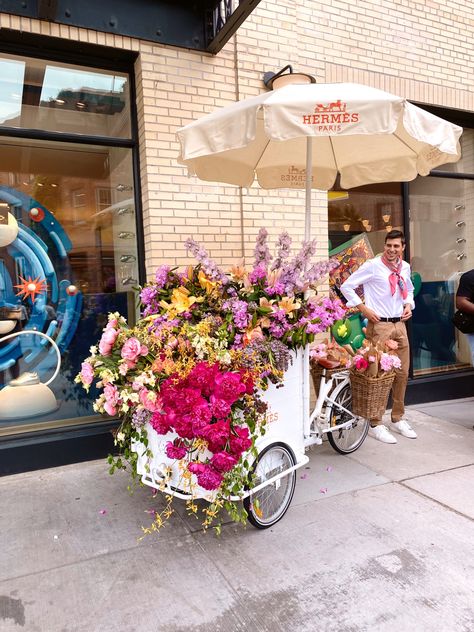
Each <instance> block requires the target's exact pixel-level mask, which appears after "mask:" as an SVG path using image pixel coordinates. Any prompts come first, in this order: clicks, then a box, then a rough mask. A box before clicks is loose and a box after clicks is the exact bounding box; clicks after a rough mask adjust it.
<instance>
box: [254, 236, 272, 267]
mask: <svg viewBox="0 0 474 632" xmlns="http://www.w3.org/2000/svg"><path fill="white" fill-rule="evenodd" d="M267 237H268V231H267V230H266V229H265V228H261V229H260V230H259V231H258V236H257V241H256V242H255V250H254V253H255V264H254V265H255V266H258V265H259V264H261V263H263V264H264V265H265V267H266V266H267V265H268V264H269V263H270V261H271V260H272V255H271V254H270V250H269V249H268V244H267Z"/></svg>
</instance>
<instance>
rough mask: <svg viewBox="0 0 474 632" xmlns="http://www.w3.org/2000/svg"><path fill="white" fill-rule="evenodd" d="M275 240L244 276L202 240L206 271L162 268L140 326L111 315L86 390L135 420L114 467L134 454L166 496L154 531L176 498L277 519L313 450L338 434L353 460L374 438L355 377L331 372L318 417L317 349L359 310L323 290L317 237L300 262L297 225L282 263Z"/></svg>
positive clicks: (255, 518)
mask: <svg viewBox="0 0 474 632" xmlns="http://www.w3.org/2000/svg"><path fill="white" fill-rule="evenodd" d="M266 240H267V232H266V231H265V230H264V229H261V231H260V233H259V236H258V239H257V244H256V247H255V262H254V266H253V268H252V269H251V270H246V269H244V268H243V267H242V266H236V267H234V268H233V269H232V270H231V271H230V273H225V272H223V271H222V270H220V269H219V268H218V267H217V266H216V264H215V263H214V262H212V261H211V260H210V259H209V256H208V254H207V252H206V251H205V250H203V249H202V248H201V247H200V246H199V245H198V244H196V242H194V241H193V240H188V242H187V248H188V250H189V251H191V252H192V254H194V255H195V257H196V258H197V259H198V262H199V263H198V265H196V266H194V267H189V268H187V269H186V270H185V271H183V272H181V271H179V270H177V269H171V268H170V267H169V266H162V267H161V268H159V269H158V271H157V272H156V275H155V280H154V281H153V282H151V283H148V284H147V285H146V286H145V287H144V288H143V289H142V290H141V301H142V315H141V318H140V319H139V321H138V322H137V324H136V325H135V326H134V327H130V326H129V325H128V324H127V323H126V321H125V319H124V318H123V317H121V316H120V315H119V314H110V315H109V322H108V324H107V326H106V327H105V329H104V331H103V334H102V337H101V339H100V341H99V344H98V347H92V348H91V353H92V355H91V356H90V357H89V358H87V359H86V360H85V362H84V363H83V365H82V370H81V373H80V374H79V375H78V376H77V378H76V380H77V381H78V382H81V383H82V384H83V385H84V387H85V388H86V389H88V388H89V387H90V385H91V384H92V383H93V382H94V381H95V380H98V381H97V386H98V387H99V388H101V389H102V393H101V394H100V396H99V397H98V398H97V400H96V402H95V404H94V406H95V409H96V410H97V411H98V412H103V413H106V414H109V415H111V416H120V417H121V418H122V423H121V426H120V428H119V430H118V432H117V434H116V444H117V446H118V448H119V450H120V453H121V454H120V455H119V456H118V457H112V456H111V457H109V461H110V464H111V472H113V471H114V469H115V468H117V467H118V468H125V467H127V466H126V462H128V463H129V464H130V465H131V468H132V474H133V475H134V476H135V477H139V478H140V480H141V481H142V483H144V484H145V485H149V486H151V487H153V488H155V489H158V490H160V491H163V492H165V494H166V498H167V506H166V508H165V510H164V511H162V512H161V513H160V514H159V515H157V517H156V520H155V522H154V523H153V525H154V527H153V530H155V529H157V528H159V526H161V523H162V522H163V519H164V518H166V517H169V515H171V513H172V509H171V502H172V500H173V499H174V498H183V499H186V501H187V504H188V509H189V511H191V512H197V511H198V506H197V504H196V502H195V501H196V500H197V499H205V500H207V501H209V506H208V509H205V510H203V511H204V522H203V525H204V526H205V527H207V526H209V525H211V524H213V522H214V518H215V516H216V515H217V514H218V513H219V511H220V510H221V509H225V510H227V511H228V512H230V515H231V516H232V517H233V518H235V519H240V520H244V519H246V518H247V517H248V518H249V520H250V521H251V522H252V524H254V525H255V526H257V527H259V528H266V527H269V526H271V525H272V524H275V522H277V520H279V519H280V518H281V517H282V516H283V515H284V513H285V511H286V510H287V508H288V506H289V504H290V502H291V499H292V496H293V492H294V488H295V483H296V470H297V469H298V468H299V467H301V466H303V465H304V464H305V463H307V461H308V459H307V457H306V456H305V449H306V448H307V447H308V446H310V445H313V444H320V443H322V439H323V435H324V434H327V435H328V438H329V441H330V442H331V445H333V447H334V448H335V449H336V450H337V451H339V452H341V453H343V454H347V453H349V452H352V451H353V450H355V449H357V448H358V447H359V445H361V443H362V441H363V440H364V439H365V436H366V434H367V424H366V422H365V421H364V420H361V419H359V418H357V417H355V416H354V415H352V413H351V411H350V385H349V378H348V373H347V371H344V370H342V371H339V372H336V373H335V374H333V375H331V376H330V377H329V379H327V378H328V376H326V375H324V376H323V377H322V379H321V381H320V386H319V389H318V393H317V401H316V405H315V407H314V409H313V410H312V411H310V396H309V395H310V386H309V380H310V373H309V344H310V343H311V342H312V341H313V339H314V337H315V335H317V334H318V333H321V332H324V331H326V330H327V329H328V327H330V326H331V325H332V324H333V323H334V322H336V321H337V320H339V319H340V318H341V317H342V316H343V315H344V313H345V310H344V308H343V307H342V305H341V303H340V302H339V300H331V299H330V298H328V297H319V296H318V294H317V291H316V286H317V284H318V283H319V282H320V281H321V279H322V278H324V276H325V275H326V274H327V272H328V270H330V269H331V267H332V266H333V265H334V263H333V262H318V263H315V264H311V262H310V259H311V257H312V255H313V254H314V252H315V247H316V244H315V242H307V243H305V244H304V245H303V248H302V250H301V251H300V252H299V253H298V254H297V255H296V256H294V257H291V256H290V242H291V239H290V238H289V236H288V235H287V234H286V233H283V234H282V235H281V236H280V237H279V239H278V243H277V250H276V256H275V257H273V256H272V255H271V253H270V251H269V249H268V245H267V243H266ZM341 368H343V367H341ZM241 500H242V501H243V509H241V507H242V503H240V501H241Z"/></svg>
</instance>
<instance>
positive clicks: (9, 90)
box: [0, 55, 131, 138]
mask: <svg viewBox="0 0 474 632" xmlns="http://www.w3.org/2000/svg"><path fill="white" fill-rule="evenodd" d="M0 76H1V77H2V80H1V82H0V86H1V87H2V91H1V92H2V97H0V98H1V99H2V100H1V101H0V125H5V126H8V127H20V128H29V129H41V130H48V131H59V132H70V133H75V134H77V133H82V134H87V135H96V136H111V137H118V138H130V133H131V132H130V118H129V117H130V112H129V102H130V99H129V87H128V81H127V76H126V75H124V74H120V73H114V72H108V71H104V70H101V71H93V70H90V69H87V70H86V69H83V68H81V67H78V66H72V65H69V64H57V65H53V64H51V63H50V62H45V61H43V60H33V59H28V58H27V59H26V61H25V62H19V61H17V60H15V59H14V58H12V57H10V56H8V55H2V57H1V58H0Z"/></svg>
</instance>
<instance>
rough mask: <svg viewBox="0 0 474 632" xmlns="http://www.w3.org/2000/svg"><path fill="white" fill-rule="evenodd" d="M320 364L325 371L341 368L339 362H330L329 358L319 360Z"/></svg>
mask: <svg viewBox="0 0 474 632" xmlns="http://www.w3.org/2000/svg"><path fill="white" fill-rule="evenodd" d="M318 364H319V365H321V366H322V367H324V368H325V369H335V368H336V367H338V366H341V363H340V362H339V361H338V360H330V359H329V358H318Z"/></svg>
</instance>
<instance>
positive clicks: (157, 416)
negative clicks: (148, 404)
mask: <svg viewBox="0 0 474 632" xmlns="http://www.w3.org/2000/svg"><path fill="white" fill-rule="evenodd" d="M150 425H151V427H152V428H153V430H154V431H155V432H156V433H157V434H159V435H165V434H167V433H168V432H169V431H170V430H171V424H170V419H169V417H168V416H167V415H164V414H163V413H161V412H154V413H153V415H152V416H151V418H150Z"/></svg>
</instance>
